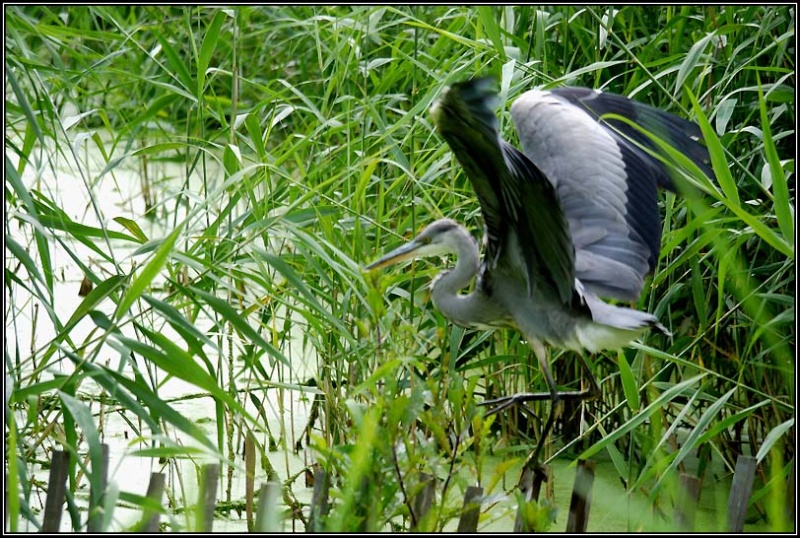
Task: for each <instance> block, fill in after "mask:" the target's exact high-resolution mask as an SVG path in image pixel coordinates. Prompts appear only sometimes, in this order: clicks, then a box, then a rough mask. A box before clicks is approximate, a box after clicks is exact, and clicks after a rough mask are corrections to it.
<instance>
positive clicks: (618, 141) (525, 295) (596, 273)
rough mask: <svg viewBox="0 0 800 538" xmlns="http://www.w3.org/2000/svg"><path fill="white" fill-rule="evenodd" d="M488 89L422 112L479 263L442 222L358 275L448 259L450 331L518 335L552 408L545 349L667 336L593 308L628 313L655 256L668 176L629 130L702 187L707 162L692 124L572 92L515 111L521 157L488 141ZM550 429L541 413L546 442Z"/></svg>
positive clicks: (444, 294)
mask: <svg viewBox="0 0 800 538" xmlns="http://www.w3.org/2000/svg"><path fill="white" fill-rule="evenodd" d="M491 86H492V84H491V82H490V81H489V80H488V79H476V80H472V81H468V82H464V83H458V84H455V85H453V86H452V87H451V88H449V89H447V90H445V91H444V92H443V95H442V96H441V98H440V99H439V100H438V101H437V102H436V104H435V105H434V107H433V108H432V114H433V117H434V121H435V122H436V127H437V130H438V132H439V133H440V134H441V135H442V136H443V137H444V138H445V140H446V141H447V143H448V145H449V146H450V148H451V150H452V151H453V153H454V154H455V156H456V157H457V158H458V161H459V162H460V163H461V165H462V166H463V167H464V169H465V171H466V173H467V176H468V178H469V180H470V182H471V184H472V187H473V189H474V190H475V193H476V195H477V197H478V201H479V202H480V206H481V213H482V215H483V220H484V224H485V234H484V245H483V251H484V252H483V257H482V258H481V257H480V254H479V249H478V246H477V243H476V242H475V240H474V239H473V238H472V236H471V234H470V233H469V232H468V231H467V230H465V229H464V228H463V227H461V226H460V225H459V224H457V223H455V222H454V221H452V220H450V219H442V220H438V221H436V222H434V223H432V224H430V225H429V226H427V227H426V228H425V229H424V230H423V231H422V232H421V233H420V234H419V235H418V236H417V237H416V238H414V239H413V240H412V241H411V242H409V243H407V244H406V245H404V246H402V247H400V248H398V249H396V250H394V251H392V252H390V253H389V254H387V255H386V256H384V257H383V258H381V259H380V260H378V261H376V262H375V263H373V264H371V265H370V266H369V267H368V268H369V269H376V268H379V267H384V266H387V265H391V264H394V263H397V262H399V261H402V260H405V259H410V258H417V257H422V256H431V255H440V254H448V253H451V254H456V255H457V262H456V265H455V267H454V268H453V269H451V270H449V271H446V272H444V273H442V274H440V275H439V276H438V277H437V278H436V279H435V280H434V282H433V285H432V292H431V293H432V299H433V302H434V304H435V306H436V307H437V308H438V309H439V310H440V311H441V312H442V313H443V314H444V315H445V316H446V317H447V318H448V319H450V320H451V321H453V322H455V323H458V324H460V325H465V326H470V327H477V328H483V329H485V328H498V327H508V328H512V329H515V330H518V331H519V332H520V333H522V334H523V335H524V336H525V338H526V339H527V340H528V341H529V343H530V344H531V347H532V348H533V350H534V352H535V353H536V356H537V358H538V360H539V363H540V365H541V368H542V371H543V372H544V374H545V377H546V380H547V384H548V388H549V389H550V392H549V397H550V398H552V399H553V400H554V401H555V400H557V399H558V398H559V397H563V396H564V395H565V394H567V393H565V392H559V391H557V389H556V386H555V382H554V380H553V379H552V376H551V374H550V370H549V366H548V363H547V360H546V357H545V350H544V346H543V343H548V344H550V345H553V346H557V347H561V348H565V349H570V350H575V351H583V350H588V351H592V352H595V351H599V350H602V349H616V348H620V347H623V346H626V345H628V344H629V343H630V342H631V341H632V340H635V339H636V338H638V337H639V336H641V335H642V334H643V333H644V332H645V331H647V330H648V329H651V328H655V329H657V330H659V331H661V332H663V333H667V330H666V329H665V328H664V327H663V326H662V325H661V324H660V323H659V322H658V320H657V319H656V318H655V316H653V315H651V314H648V313H646V312H640V311H637V310H634V309H631V308H627V307H624V306H616V305H612V304H609V303H606V302H605V301H603V300H602V299H601V298H600V297H605V298H610V299H616V300H621V301H636V300H638V298H639V296H640V294H641V291H642V288H643V286H644V281H645V278H646V276H647V274H648V273H650V272H651V271H652V270H653V269H654V268H655V265H656V261H657V260H658V256H659V249H660V242H661V219H660V215H659V210H658V205H657V189H658V187H667V188H671V187H672V182H671V179H670V173H671V171H670V168H669V167H668V166H667V165H666V164H664V162H663V161H662V160H660V159H659V158H657V157H655V156H654V154H659V153H660V152H659V151H658V147H657V145H656V144H655V143H654V142H652V141H651V139H650V138H649V137H648V135H645V134H643V133H642V132H641V131H640V130H639V129H638V128H637V126H638V127H641V128H643V129H645V130H646V131H648V132H650V133H653V134H654V135H656V136H658V137H659V138H660V139H662V140H664V141H665V142H667V143H670V144H671V145H672V146H673V147H674V148H676V149H677V150H679V151H681V152H682V153H683V154H684V155H686V156H687V157H688V158H690V159H691V160H692V161H694V162H695V163H696V164H698V165H699V166H700V167H701V168H703V169H704V170H705V171H706V173H707V174H709V175H711V171H710V169H709V168H708V166H707V165H706V161H707V160H708V153H707V150H706V148H705V147H704V146H703V145H702V144H701V143H699V142H698V139H699V138H700V130H699V128H698V127H697V125H695V124H694V123H691V122H689V121H687V120H684V119H681V118H678V117H676V116H673V115H671V114H667V113H665V112H662V111H660V110H657V109H655V108H653V107H650V106H647V105H643V104H641V103H637V102H635V101H632V100H630V99H627V98H625V97H620V96H617V95H612V94H604V93H601V92H597V91H594V90H588V89H583V88H560V89H558V90H552V91H536V90H534V91H530V92H526V93H524V94H523V95H521V96H520V97H519V98H518V99H517V100H516V101H515V102H514V103H513V105H512V107H511V117H512V119H513V121H514V124H515V127H516V129H517V134H518V135H519V139H520V143H521V145H522V149H523V151H522V152H520V151H519V150H517V149H516V148H514V147H513V146H512V145H510V144H508V143H507V142H505V141H504V140H503V139H502V138H500V136H499V134H498V130H497V118H496V116H495V114H494V112H493V111H492V109H491V106H490V103H491V102H492V100H493V98H494V97H495V93H494V90H493V89H492V87H491ZM632 124H633V125H632ZM634 125H635V126H634ZM476 277H477V282H475V287H474V291H472V292H471V293H465V290H466V288H467V287H468V286H470V284H471V283H472V282H473V281H474V280H475V278H476ZM667 334H668V333H667ZM594 387H595V389H596V388H597V387H596V383H594ZM569 395H570V396H573V397H579V398H583V397H585V396H586V392H584V391H582V392H572V393H569ZM541 396H542V394H541V393H537V394H523V395H517V396H515V397H511V398H508V399H506V400H508V401H511V402H512V403H516V402H520V401H529V400H533V399H542V398H541ZM552 418H553V415H552V411H551V416H550V418H549V420H548V424H547V426H546V427H545V432H546V431H547V430H549V427H550V425H551V424H552Z"/></svg>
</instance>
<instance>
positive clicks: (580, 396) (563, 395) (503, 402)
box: [478, 389, 599, 417]
mask: <svg viewBox="0 0 800 538" xmlns="http://www.w3.org/2000/svg"><path fill="white" fill-rule="evenodd" d="M598 395H599V391H595V390H592V389H584V390H573V391H564V392H557V393H556V398H555V399H556V400H593V399H595V398H597V396H598ZM553 399H554V398H553V394H551V393H549V392H520V393H518V394H512V395H511V396H501V397H500V398H494V399H492V400H484V401H482V402H481V403H479V404H478V405H482V406H488V407H490V409H489V410H488V411H487V412H486V416H487V417H488V416H490V415H494V414H495V413H499V412H500V411H503V410H504V409H508V408H509V407H511V406H514V405H520V404H524V403H527V402H539V401H543V400H553ZM526 409H527V408H526Z"/></svg>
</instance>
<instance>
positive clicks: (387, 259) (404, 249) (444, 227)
mask: <svg viewBox="0 0 800 538" xmlns="http://www.w3.org/2000/svg"><path fill="white" fill-rule="evenodd" d="M463 233H466V231H465V230H464V229H463V228H462V227H461V226H460V225H459V224H458V223H457V222H455V221H454V220H450V219H441V220H437V221H436V222H433V223H432V224H429V225H428V226H426V227H425V229H424V230H422V231H421V232H420V233H419V235H417V236H416V237H415V238H414V239H412V240H411V241H409V242H408V243H406V244H405V245H402V246H400V247H398V248H396V249H394V250H393V251H391V252H389V253H388V254H386V255H385V256H383V257H382V258H380V259H379V260H377V261H374V262H372V263H371V264H369V265H368V266H366V267H365V269H366V270H367V271H373V270H375V269H383V268H384V267H389V266H390V265H394V264H396V263H400V262H402V261H405V260H411V259H416V258H425V257H427V256H441V255H443V254H451V253H453V252H455V251H456V249H455V245H456V241H457V240H458V238H457V236H458V235H459V234H463Z"/></svg>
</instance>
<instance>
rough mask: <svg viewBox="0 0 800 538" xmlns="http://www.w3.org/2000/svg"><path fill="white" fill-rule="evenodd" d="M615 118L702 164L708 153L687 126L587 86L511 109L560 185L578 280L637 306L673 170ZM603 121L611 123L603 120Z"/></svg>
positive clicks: (529, 95) (527, 97)
mask: <svg viewBox="0 0 800 538" xmlns="http://www.w3.org/2000/svg"><path fill="white" fill-rule="evenodd" d="M608 113H613V114H618V115H620V116H623V117H626V118H629V119H631V120H633V121H636V122H638V123H640V124H641V125H642V126H643V127H644V128H645V129H648V130H651V131H654V134H656V135H658V136H661V137H663V138H666V139H667V140H668V141H669V142H671V143H672V144H673V145H674V146H675V147H676V148H677V149H680V150H681V151H684V152H686V153H687V154H688V155H689V156H690V157H691V158H692V159H694V160H696V161H697V162H698V164H702V163H703V162H704V159H705V160H707V157H708V154H707V152H705V148H704V147H703V146H702V144H700V143H699V142H697V141H696V140H694V138H693V137H694V136H695V135H699V129H698V128H697V127H696V126H694V124H692V123H691V122H689V121H686V120H683V119H681V118H677V117H675V116H672V115H670V114H667V113H664V112H661V111H659V110H657V109H655V108H652V107H648V106H647V105H642V104H639V103H635V102H633V101H631V100H629V99H626V98H624V97H620V96H616V95H612V94H603V93H601V92H596V91H594V90H588V89H584V88H561V89H558V90H553V91H536V90H533V91H530V92H526V93H525V94H523V95H522V96H520V97H519V98H518V99H517V100H516V101H515V102H514V104H513V105H512V107H511V116H512V118H513V120H514V124H515V126H516V128H517V133H518V134H519V138H520V142H521V144H522V148H523V151H524V152H525V154H526V155H527V156H528V157H529V158H530V159H531V160H532V161H533V162H534V163H536V165H537V166H538V167H539V168H540V169H541V170H542V172H544V174H545V175H546V176H547V178H548V179H549V180H550V181H551V182H552V183H553V184H554V186H555V188H556V191H557V193H558V197H559V199H560V200H561V203H562V204H563V206H564V213H565V214H566V218H567V220H568V222H569V229H570V234H571V236H572V242H573V244H574V246H575V276H576V277H577V278H578V279H580V280H581V282H582V283H583V284H584V286H585V287H586V288H588V289H589V290H590V291H592V292H594V293H597V294H598V295H601V296H605V297H611V298H615V299H622V300H636V299H638V297H639V294H640V293H641V289H642V287H643V285H644V277H645V276H646V275H647V273H649V272H650V271H652V269H653V268H654V267H655V264H656V261H657V259H658V254H659V251H660V242H661V220H660V215H659V210H658V200H657V187H658V186H659V185H660V186H666V187H670V186H671V185H672V184H671V181H670V178H669V170H668V169H667V168H666V167H665V166H664V165H663V164H662V163H661V162H660V161H658V160H657V159H655V158H654V157H652V156H650V155H648V154H647V153H646V152H645V151H643V150H642V149H640V148H639V147H637V146H636V145H635V144H633V143H631V141H629V140H627V139H626V137H630V138H632V139H633V140H634V141H635V142H636V143H639V144H642V145H644V146H645V147H649V148H652V147H653V146H652V143H651V142H649V139H647V137H646V136H645V135H643V134H641V133H639V131H637V130H636V129H635V128H633V127H631V126H630V125H628V124H626V123H624V122H621V121H614V120H609V121H610V122H611V124H612V125H611V126H609V125H607V124H604V123H603V122H601V121H599V120H600V118H601V117H602V116H603V115H604V114H608ZM603 121H605V120H603Z"/></svg>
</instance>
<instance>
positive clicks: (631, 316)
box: [577, 294, 671, 351]
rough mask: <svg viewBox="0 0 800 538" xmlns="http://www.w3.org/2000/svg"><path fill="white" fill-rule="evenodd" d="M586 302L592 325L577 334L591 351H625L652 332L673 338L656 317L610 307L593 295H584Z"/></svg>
mask: <svg viewBox="0 0 800 538" xmlns="http://www.w3.org/2000/svg"><path fill="white" fill-rule="evenodd" d="M584 300H585V301H586V306H588V307H589V310H590V311H591V313H592V321H590V322H588V323H586V324H585V325H584V326H581V327H579V328H578V330H577V333H578V340H579V341H580V343H581V345H582V346H583V347H585V348H586V349H588V350H590V351H599V350H601V349H617V348H620V347H625V346H627V345H628V344H630V343H631V342H632V341H633V340H636V339H637V338H639V337H640V336H642V335H643V334H644V333H645V332H646V331H647V330H648V329H653V330H656V331H658V332H660V333H661V334H664V335H666V336H671V334H670V332H669V330H667V328H666V327H664V326H663V325H662V324H661V323H659V321H658V318H656V317H655V316H653V315H652V314H648V313H647V312H641V311H639V310H634V309H633V308H626V307H623V306H614V305H610V304H608V303H606V302H604V301H602V300H600V299H599V298H598V297H597V296H595V295H592V294H586V295H584Z"/></svg>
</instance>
